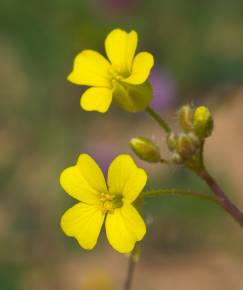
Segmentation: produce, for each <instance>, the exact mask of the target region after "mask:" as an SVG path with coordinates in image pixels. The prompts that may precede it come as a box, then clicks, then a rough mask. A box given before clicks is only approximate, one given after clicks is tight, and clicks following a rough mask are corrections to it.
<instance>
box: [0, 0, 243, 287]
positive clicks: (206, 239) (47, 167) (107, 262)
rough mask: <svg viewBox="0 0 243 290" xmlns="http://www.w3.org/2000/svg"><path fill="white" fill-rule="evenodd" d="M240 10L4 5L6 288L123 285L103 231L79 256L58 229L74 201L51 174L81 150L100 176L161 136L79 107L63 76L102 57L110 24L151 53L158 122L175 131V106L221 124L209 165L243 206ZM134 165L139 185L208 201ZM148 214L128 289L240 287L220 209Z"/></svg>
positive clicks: (108, 1) (0, 241) (167, 206)
mask: <svg viewBox="0 0 243 290" xmlns="http://www.w3.org/2000/svg"><path fill="white" fill-rule="evenodd" d="M242 14H243V1H241V0H232V1H227V0H221V1H208V0H205V1H192V0H185V1H179V0H172V1H171V0H163V1H160V0H150V1H145V0H130V1H129V0H99V1H98V0H90V1H88V0H80V1H77V0H70V1H62V0H59V1H58V0H53V1H47V0H42V1H31V0H24V1H17V0H1V2H0V187H1V191H0V289H1V290H26V289H35V290H51V289H52V290H53V289H55V290H59V289H60V290H62V289H63V290H64V289H65V290H66V289H69V290H78V289H84V290H109V289H114V290H115V289H121V288H120V285H121V283H122V282H123V280H124V275H125V271H126V263H127V260H126V258H124V257H123V256H122V255H119V254H117V253H115V252H114V251H113V250H112V249H111V248H110V247H109V246H107V242H106V239H105V236H104V235H103V237H102V238H101V239H100V241H99V243H98V245H97V247H96V249H95V250H93V251H92V252H85V251H84V250H82V249H81V248H79V246H78V244H77V243H76V242H75V241H74V240H73V239H70V238H67V237H65V236H64V234H63V233H62V232H61V230H60V227H59V220H60V216H61V215H62V213H63V212H64V211H65V210H66V209H67V208H68V207H70V206H71V205H72V204H74V202H75V201H74V200H72V199H71V198H69V197H68V196H67V195H66V194H65V193H64V192H63V190H62V189H61V188H60V186H59V183H58V178H59V174H60V172H61V170H62V169H63V168H65V167H67V166H69V165H71V164H73V163H74V162H75V161H76V158H77V156H78V154H79V153H82V152H87V153H89V154H91V155H92V156H94V157H95V158H96V160H97V161H98V162H99V163H100V164H101V165H102V167H103V168H104V170H105V169H106V168H107V166H108V164H109V163H110V161H111V160H112V158H113V157H115V156H116V155H118V154H120V153H129V154H132V152H131V150H130V149H129V146H128V141H129V139H130V138H132V137H134V136H137V135H144V136H146V137H149V138H154V139H155V140H156V142H157V143H159V144H163V143H164V141H165V136H164V134H163V132H161V131H160V129H159V128H158V126H157V124H155V123H153V121H152V120H150V119H149V117H148V116H147V115H145V113H138V114H128V113H126V112H124V111H122V110H120V109H119V108H117V107H116V106H115V105H114V106H112V108H111V110H110V111H109V112H108V113H107V114H105V115H102V114H98V113H87V112H84V111H82V110H80V107H79V97H80V94H81V92H82V90H83V89H82V88H80V87H78V86H74V85H72V84H70V83H68V82H67V80H66V76H67V75H68V73H69V72H70V70H71V68H72V62H73V58H74V56H75V55H76V54H77V53H78V52H79V51H81V50H82V49H86V48H91V49H96V50H98V51H100V52H102V53H104V39H105V37H106V35H107V34H108V33H109V32H110V31H111V30H112V29H113V28H118V27H120V28H123V29H126V30H131V29H134V30H136V31H137V32H138V34H139V49H140V50H141V49H145V50H148V51H150V52H152V53H153V54H154V56H155V59H156V64H155V68H154V70H153V72H152V75H151V82H152V84H153V86H154V95H155V99H154V101H153V103H152V105H153V107H154V109H155V110H156V111H157V112H158V113H160V114H163V115H164V116H165V117H166V118H168V119H169V120H170V121H171V123H172V124H175V120H176V113H175V112H176V110H177V109H178V108H179V106H180V105H181V104H184V103H190V104H196V105H198V104H205V105H208V106H209V107H210V109H211V110H212V112H213V113H214V116H215V122H216V128H215V132H214V134H213V136H212V137H211V138H210V139H209V141H208V143H207V147H206V156H207V157H206V159H207V161H208V164H209V167H210V168H211V171H212V172H213V174H214V175H215V176H216V177H217V179H218V180H219V181H220V182H221V184H222V185H223V186H224V188H225V189H226V190H228V192H229V194H230V195H231V197H232V199H233V200H234V201H235V202H237V203H238V204H239V206H241V208H243V195H242V186H243V178H242V176H243V173H242V162H243V156H242V146H241V144H242V142H243V114H242V111H243V90H242V75H243V37H242V35H243V18H242ZM161 146H162V147H161V148H162V151H163V152H164V147H163V145H161ZM134 158H135V159H136V157H135V156H134ZM136 161H137V162H138V164H140V165H141V166H142V167H145V168H146V170H147V171H148V173H149V176H150V182H149V184H148V188H156V187H159V186H160V187H168V186H172V187H181V188H185V189H191V190H198V191H201V192H208V189H207V187H206V186H205V185H204V184H203V183H202V182H201V181H200V180H198V178H197V177H196V176H194V175H193V174H192V173H190V172H188V171H186V170H183V169H180V170H178V169H175V168H167V167H161V166H157V165H153V166H152V165H147V164H145V163H142V162H140V161H139V160H137V159H136ZM144 216H145V218H146V219H147V221H148V223H149V224H150V226H149V229H148V234H147V237H146V239H145V241H144V243H143V256H142V258H141V262H140V264H139V265H138V269H137V272H136V277H135V281H134V289H140V290H149V289H154V290H156V289H199V290H200V289H204V290H205V289H206V290H207V289H213V290H217V289H221V290H224V289H226V290H228V289H230V290H231V289H234V290H238V289H239V290H240V289H242V283H241V280H242V277H241V276H242V274H241V271H240V269H242V267H243V262H242V261H243V254H242V243H243V236H242V232H241V231H240V229H239V227H238V225H236V224H235V223H234V222H233V221H232V220H231V218H230V217H229V216H227V214H226V213H224V212H222V210H221V209H219V208H217V207H216V206H214V205H211V204H208V203H207V202H203V201H202V202H200V201H198V200H195V199H192V198H176V197H168V198H160V199H159V200H158V199H156V200H153V201H152V200H151V201H149V202H147V203H146V206H145V210H144Z"/></svg>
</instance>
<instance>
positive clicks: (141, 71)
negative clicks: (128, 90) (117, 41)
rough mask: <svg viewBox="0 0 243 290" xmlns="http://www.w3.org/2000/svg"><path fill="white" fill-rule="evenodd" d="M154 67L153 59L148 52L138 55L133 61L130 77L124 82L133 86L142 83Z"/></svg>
mask: <svg viewBox="0 0 243 290" xmlns="http://www.w3.org/2000/svg"><path fill="white" fill-rule="evenodd" d="M153 65H154V57H153V56H152V54H150V53H148V52H140V53H138V54H137V55H136V56H135V58H134V61H133V65H132V72H131V75H130V76H129V77H128V78H126V79H124V81H125V82H127V83H129V84H133V85H139V84H142V83H144V82H145V81H146V80H147V78H148V76H149V73H150V70H151V68H152V67H153Z"/></svg>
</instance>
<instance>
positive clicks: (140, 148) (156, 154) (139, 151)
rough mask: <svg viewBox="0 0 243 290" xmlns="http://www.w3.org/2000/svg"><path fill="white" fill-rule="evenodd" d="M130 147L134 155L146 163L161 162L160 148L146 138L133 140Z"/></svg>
mask: <svg viewBox="0 0 243 290" xmlns="http://www.w3.org/2000/svg"><path fill="white" fill-rule="evenodd" d="M130 146H131V148H132V150H133V151H134V153H135V154H136V155H137V156H138V157H139V158H140V159H142V160H144V161H147V162H150V163H156V162H160V160H161V157H160V150H159V148H158V146H157V145H156V144H154V143H153V142H152V141H151V140H149V139H147V138H145V137H136V138H133V139H131V140H130Z"/></svg>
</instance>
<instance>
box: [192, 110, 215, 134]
mask: <svg viewBox="0 0 243 290" xmlns="http://www.w3.org/2000/svg"><path fill="white" fill-rule="evenodd" d="M193 125H194V132H195V134H196V135H197V136H198V137H199V138H202V139H204V138H206V137H209V136H210V135H211V134H212V131H213V118H212V115H211V113H210V111H209V110H208V108H206V107H204V106H201V107H198V108H197V109H196V111H195V113H194V118H193Z"/></svg>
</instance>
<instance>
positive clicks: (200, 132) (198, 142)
mask: <svg viewBox="0 0 243 290" xmlns="http://www.w3.org/2000/svg"><path fill="white" fill-rule="evenodd" d="M178 122H179V125H180V128H181V130H182V132H180V133H179V134H174V133H171V134H170V135H169V136H168V138H167V144H168V148H169V150H170V151H171V152H172V153H173V154H172V162H173V163H176V164H181V163H185V162H187V161H188V160H189V161H190V160H193V159H195V156H197V155H198V154H199V153H200V150H202V144H203V142H204V140H205V138H207V137H209V136H210V135H211V133H212V130H213V119H212V116H211V113H210V112H209V110H208V108H206V107H202V106H201V107H198V108H196V109H195V110H194V109H193V108H192V107H190V106H188V105H186V106H183V107H181V109H180V110H179V112H178Z"/></svg>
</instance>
